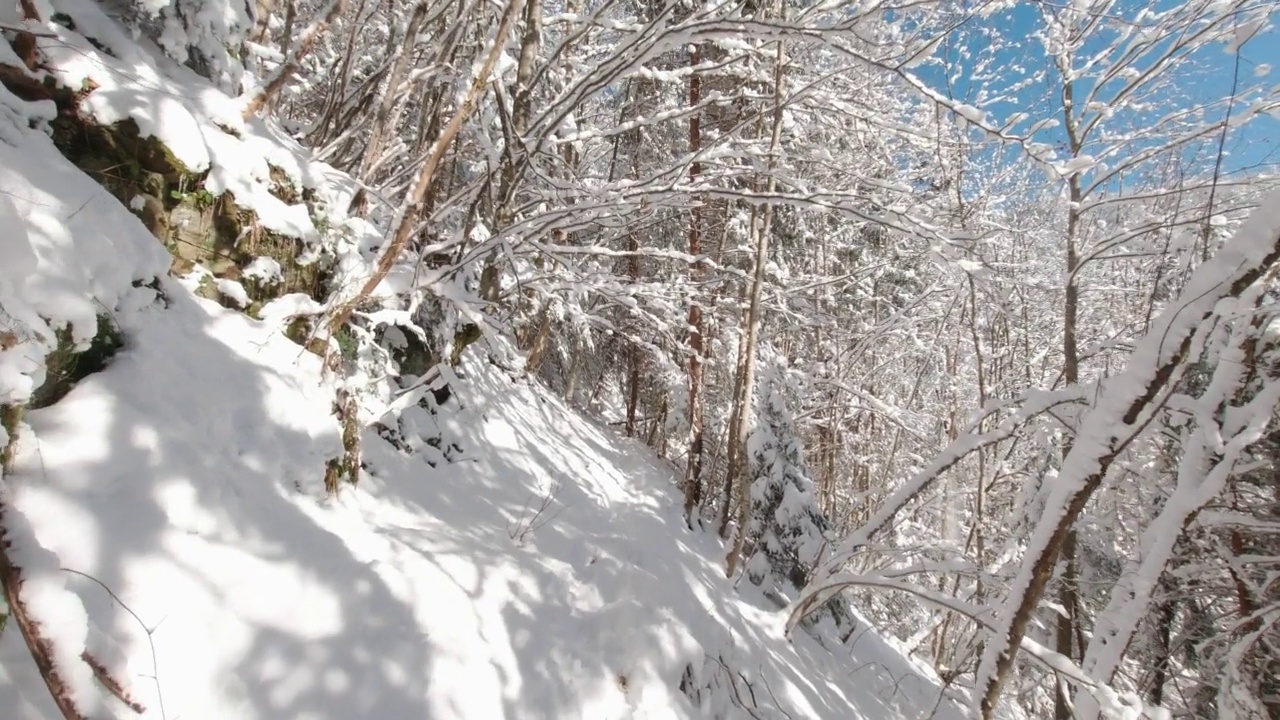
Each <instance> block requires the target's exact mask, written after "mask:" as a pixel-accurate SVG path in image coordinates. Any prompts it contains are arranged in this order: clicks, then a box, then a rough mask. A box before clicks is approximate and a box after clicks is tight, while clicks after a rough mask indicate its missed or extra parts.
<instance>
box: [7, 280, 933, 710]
mask: <svg viewBox="0 0 1280 720" xmlns="http://www.w3.org/2000/svg"><path fill="white" fill-rule="evenodd" d="M131 339H132V343H131V346H130V349H129V350H128V351H127V352H126V353H124V354H123V355H122V356H120V357H119V358H118V359H117V360H116V362H115V363H114V364H112V365H111V366H110V367H109V368H108V369H107V370H106V371H105V372H103V373H100V374H98V375H95V376H92V377H91V378H90V379H89V380H87V381H86V382H84V383H83V384H81V385H80V386H79V387H77V388H76V389H75V390H74V391H73V392H72V393H71V394H70V395H68V396H67V398H66V399H64V400H63V401H62V402H60V403H58V404H57V405H55V406H53V407H51V408H48V409H45V410H40V411H35V412H32V413H31V414H30V422H31V425H32V428H33V433H34V436H35V437H36V438H37V439H38V443H39V446H40V452H39V454H38V455H37V453H35V452H24V453H23V454H22V455H21V456H20V458H19V461H18V464H17V467H16V468H15V473H14V475H13V476H12V477H10V478H6V480H7V481H9V482H11V483H12V485H13V487H14V496H15V502H14V504H15V506H16V507H17V508H18V509H20V510H21V512H22V513H23V515H24V516H26V517H27V518H29V519H30V521H31V523H32V525H33V526H34V527H35V528H36V534H37V536H38V537H39V538H40V539H41V542H43V543H44V544H45V545H46V546H47V547H49V548H50V549H52V550H54V551H55V552H57V553H58V555H59V557H60V558H61V559H62V563H63V565H64V566H66V567H70V568H73V569H76V570H80V571H83V572H86V573H89V574H91V575H93V576H94V577H97V578H99V579H100V580H102V581H103V582H104V583H105V584H106V585H107V586H109V587H111V588H113V589H114V591H115V592H116V593H117V594H119V595H120V596H121V598H122V599H123V600H124V601H125V602H126V603H128V604H129V606H130V607H131V608H132V609H133V610H134V611H135V612H137V613H138V615H139V616H140V617H141V618H143V620H144V622H146V623H147V625H148V626H149V627H153V628H156V630H155V632H154V634H153V636H152V638H151V640H152V641H154V643H155V646H156V652H157V657H158V662H159V665H160V672H161V687H162V692H163V698H164V703H165V707H166V709H167V713H168V714H169V716H170V717H178V716H183V717H236V718H245V719H246V720H252V719H253V718H278V717H297V718H303V717H307V718H334V719H335V720H336V719H338V718H344V719H352V718H364V717H380V718H418V717H431V718H480V717H483V718H488V717H493V718H501V717H510V718H517V717H518V718H576V717H580V718H592V719H594V718H601V717H635V718H643V717H650V718H685V717H698V716H699V715H698V713H697V712H695V711H694V710H693V709H692V708H691V707H690V706H688V705H687V704H686V703H685V701H684V700H683V699H682V697H681V696H680V695H679V691H678V690H677V685H678V683H679V679H680V677H681V674H682V672H683V670H684V667H685V665H686V664H688V663H690V662H695V663H697V664H699V665H700V664H701V663H702V662H703V658H704V655H705V654H708V653H711V654H714V653H717V652H721V651H723V652H726V653H728V652H729V650H730V649H732V651H733V652H734V653H736V654H738V655H739V656H740V658H739V660H738V662H739V663H741V667H742V668H743V669H744V670H746V671H747V672H749V673H752V674H754V675H756V676H757V677H759V678H765V679H766V681H767V682H768V683H769V685H770V687H771V688H772V691H773V693H774V694H775V695H777V697H778V698H779V699H780V702H781V703H782V704H783V706H784V708H785V709H787V710H788V711H789V712H791V713H792V715H793V716H800V717H813V718H824V717H831V718H835V717H842V718H843V717H868V718H891V717H899V716H901V717H917V716H918V715H919V714H920V712H922V711H923V710H924V709H927V708H929V707H931V706H932V703H933V702H934V700H935V699H936V696H937V692H938V691H937V689H936V687H935V686H934V685H933V684H932V682H931V680H930V679H929V678H928V677H927V676H926V675H924V674H922V672H921V671H919V670H917V669H915V668H914V667H913V666H912V665H911V664H910V663H909V662H908V661H906V660H904V659H902V658H900V657H897V656H896V655H895V654H894V653H893V652H892V651H890V650H888V649H887V646H886V645H885V644H884V643H883V642H882V641H880V640H879V639H878V638H877V636H876V634H875V632H874V631H873V630H866V631H865V632H864V633H863V635H862V636H861V637H860V638H859V639H858V641H857V644H855V645H854V647H853V649H854V651H855V652H856V657H855V658H848V657H840V656H839V655H833V654H830V653H828V652H827V651H826V650H824V649H822V648H821V647H819V646H818V645H817V644H816V643H815V642H814V641H813V640H812V639H810V638H809V637H807V636H804V635H803V634H801V635H800V636H799V637H797V638H796V640H795V642H794V644H792V643H788V642H787V641H786V640H785V639H784V638H783V637H782V636H781V634H780V629H779V628H777V623H776V622H770V619H771V618H772V617H774V616H773V615H772V614H771V613H769V612H767V611H766V610H765V609H764V608H765V607H767V605H766V602H765V601H764V600H763V599H762V598H760V597H759V596H758V595H755V594H753V591H752V590H751V589H749V588H747V589H743V590H742V592H741V594H740V595H739V594H737V593H735V592H734V590H733V589H732V586H731V583H730V581H728V580H726V579H725V578H724V577H723V570H722V567H721V565H720V560H719V559H720V557H722V555H723V548H721V546H720V544H719V542H718V540H717V539H716V538H715V537H714V535H712V534H701V533H698V534H694V533H690V532H689V531H687V530H685V529H684V528H683V523H682V521H681V517H680V511H679V503H678V497H677V494H676V492H675V486H674V478H673V473H672V471H671V469H670V468H669V467H667V466H664V465H663V464H661V463H660V462H659V461H657V460H656V459H655V458H653V457H652V455H651V454H650V453H649V451H647V450H646V449H644V448H643V447H641V446H639V445H638V444H635V443H633V442H630V441H625V440H623V439H621V438H618V437H617V436H614V435H612V434H610V433H608V432H607V431H605V430H603V429H601V428H600V427H598V426H596V425H595V424H594V423H592V422H590V421H588V420H585V419H584V418H582V417H580V416H577V415H576V414H574V413H573V412H572V411H571V410H569V409H568V408H567V407H565V406H564V405H563V404H561V403H560V402H559V401H558V400H556V399H554V398H551V397H549V396H548V395H547V394H546V393H545V392H544V391H543V390H541V389H539V388H537V387H533V386H530V385H525V384H513V383H512V381H511V380H509V379H508V378H507V377H506V376H505V375H503V374H502V373H501V372H499V371H498V370H496V369H495V368H493V367H492V366H490V365H488V363H486V362H484V361H483V360H482V359H478V360H476V361H475V362H472V363H469V364H468V365H467V366H466V367H464V368H463V371H464V373H465V375H466V376H467V380H465V381H462V382H461V383H460V387H459V388H458V393H459V395H460V396H461V397H460V399H461V406H462V407H464V408H466V409H465V410H456V412H455V413H454V414H453V415H452V416H446V418H445V419H444V422H443V423H442V425H443V426H444V427H445V428H447V430H448V431H449V432H450V435H451V437H455V438H456V439H457V441H458V442H460V443H461V444H462V445H463V446H464V447H466V448H468V458H469V459H468V460H467V461H465V462H459V463H457V464H453V465H443V466H441V467H439V468H435V469H433V468H431V467H430V466H428V465H427V464H426V463H425V462H423V460H422V459H421V458H419V457H418V456H406V455H403V454H401V453H399V452H397V451H395V450H394V449H393V448H391V447H390V446H389V445H387V444H385V443H383V442H382V441H380V440H379V439H378V438H377V437H376V436H375V435H373V434H371V433H369V434H366V436H365V442H366V445H365V454H366V461H367V463H368V465H369V475H368V476H366V477H365V478H364V479H363V480H362V482H361V485H360V486H359V487H358V488H355V489H349V490H347V491H345V492H344V493H343V494H342V495H341V496H340V498H339V499H338V500H337V501H326V500H324V499H323V497H322V494H323V493H322V491H321V490H320V488H319V479H320V477H321V476H322V474H323V464H324V461H325V459H326V458H328V457H331V456H333V455H334V454H335V453H337V452H338V451H339V449H340V448H339V445H338V443H339V435H340V433H339V428H338V426H337V423H336V421H334V420H333V419H332V417H331V416H330V415H329V413H328V403H329V402H330V398H331V395H330V394H328V393H327V392H325V390H326V388H325V386H324V383H323V382H322V381H321V380H320V368H319V367H318V366H319V360H318V358H314V357H312V356H310V355H308V354H305V353H303V354H301V355H300V354H299V352H298V348H297V346H295V345H293V344H292V343H290V342H289V341H287V340H285V339H284V338H283V337H281V336H280V335H279V334H278V333H274V332H273V331H271V330H270V328H269V327H268V326H267V325H265V324H264V323H260V322H257V321H254V320H251V319H249V318H246V317H243V316H241V315H239V314H238V313H234V312H231V311H227V310H224V309H222V308H220V307H217V306H216V305H214V304H213V303H211V302H208V301H203V300H199V301H197V300H195V299H193V298H190V297H183V296H179V299H178V301H177V302H175V305H174V307H171V308H169V309H168V310H159V309H156V310H152V311H150V312H149V313H147V314H146V316H145V318H141V319H140V321H139V322H138V323H137V324H136V325H135V326H134V327H133V328H132V329H131ZM451 406H452V405H451ZM548 430H551V432H548ZM24 447H25V446H24ZM548 488H558V490H556V491H555V496H554V510H553V512H554V516H553V517H551V518H550V519H549V521H548V522H546V523H545V524H542V525H541V526H540V527H538V529H536V530H534V531H533V532H532V533H531V537H530V539H529V542H528V543H526V544H525V546H524V547H519V546H517V544H516V543H515V542H514V541H513V539H512V537H511V534H512V532H513V530H516V529H519V528H520V527H521V526H522V524H524V525H528V524H530V522H531V518H530V517H529V512H528V510H527V508H528V507H529V505H530V499H531V498H535V499H536V498H538V497H541V496H542V495H543V494H544V493H546V492H549V490H548ZM94 599H98V600H100V598H96V596H94V595H91V594H90V593H88V592H86V601H85V603H86V606H87V607H88V608H89V611H90V615H91V617H92V618H93V620H94V622H95V623H96V624H97V625H98V626H100V627H103V628H106V629H109V630H110V634H111V635H112V638H113V640H114V641H115V642H116V643H118V644H119V645H120V647H121V648H122V652H123V655H124V657H125V658H126V661H125V663H124V665H123V672H122V675H124V676H125V677H127V678H128V679H129V680H130V681H131V682H132V684H133V687H132V690H133V692H134V693H135V694H136V695H137V696H138V698H139V699H140V700H141V701H142V702H143V704H144V705H146V706H147V707H148V714H147V715H145V716H144V717H160V715H159V714H158V709H157V708H158V701H159V697H158V695H157V692H156V690H155V689H154V688H153V687H151V686H150V685H149V684H148V683H147V682H144V681H143V680H141V679H140V678H143V677H144V676H146V675H149V674H150V673H151V672H152V671H151V668H150V651H149V649H148V642H147V640H148V638H147V637H146V634H145V632H144V631H142V630H141V629H140V628H139V627H137V625H136V623H133V622H132V621H130V620H129V619H128V618H127V617H126V616H125V613H124V611H123V610H122V609H120V608H118V607H113V606H111V605H110V604H109V603H107V602H105V601H101V602H94V603H91V602H90V600H94ZM864 627H865V626H864ZM846 652H847V651H846ZM869 663H870V664H871V665H868V664H869ZM855 668H858V670H857V672H854V669H855ZM908 676H916V679H915V680H914V681H913V680H907V681H904V682H901V683H900V684H899V685H898V688H897V692H896V693H895V691H894V687H895V685H894V680H901V679H902V678H904V677H908ZM620 677H622V678H625V684H626V689H625V690H624V689H623V688H621V687H620V681H619V678H620ZM876 678H879V679H878V680H877V679H876ZM889 678H892V679H889ZM758 682H759V681H758ZM42 692H43V688H42V687H41V686H40V685H39V682H38V680H36V679H35V678H34V675H33V671H32V668H31V667H30V663H29V660H27V659H26V658H25V656H24V648H22V646H21V644H20V641H19V640H18V638H17V635H16V634H15V633H6V634H5V635H4V636H3V637H2V638H0V703H4V705H5V706H6V707H18V708H26V710H25V711H19V714H18V716H17V717H18V718H19V719H20V720H26V719H28V718H30V719H32V720H34V719H36V718H41V719H43V718H53V717H55V715H54V711H53V710H52V708H51V707H49V705H48V701H47V700H46V699H45V698H43V696H42V694H41V693H42ZM120 717H126V715H123V714H121V715H120ZM744 717H745V716H744Z"/></svg>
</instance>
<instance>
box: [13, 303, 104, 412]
mask: <svg viewBox="0 0 1280 720" xmlns="http://www.w3.org/2000/svg"><path fill="white" fill-rule="evenodd" d="M57 338H58V345H57V347H56V348H55V349H54V351H53V352H52V353H50V354H49V355H48V356H47V357H46V358H45V367H46V374H45V381H44V383H43V384H41V385H40V387H38V388H36V391H35V392H34V393H32V395H31V402H30V403H29V406H30V407H31V408H33V409H34V408H42V407H48V406H49V405H52V404H54V403H56V402H58V401H59V400H61V399H62V398H63V397H64V396H65V395H66V394H67V393H68V392H71V389H72V388H73V387H75V386H76V384H77V383H79V382H80V381H81V380H83V379H85V378H86V377H88V376H90V375H92V374H94V373H96V372H101V371H102V370H104V369H105V368H106V367H107V364H108V363H109V362H110V361H111V358H112V357H113V356H114V355H115V354H116V353H117V352H119V351H120V348H122V347H124V336H123V335H121V333H120V331H119V330H118V329H117V328H116V326H115V325H114V324H112V322H111V319H110V318H108V317H106V316H103V315H100V316H98V331H97V333H96V334H95V335H94V336H93V339H92V340H90V341H89V346H88V347H87V348H84V349H79V348H77V347H76V344H75V343H74V342H73V341H72V339H71V330H70V328H63V329H61V330H59V331H58V333H57Z"/></svg>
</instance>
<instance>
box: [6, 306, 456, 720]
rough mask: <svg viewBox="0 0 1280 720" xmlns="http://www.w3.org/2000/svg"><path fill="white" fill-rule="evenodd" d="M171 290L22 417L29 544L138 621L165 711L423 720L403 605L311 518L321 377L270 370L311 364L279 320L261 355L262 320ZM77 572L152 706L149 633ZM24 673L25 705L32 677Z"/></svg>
mask: <svg viewBox="0 0 1280 720" xmlns="http://www.w3.org/2000/svg"><path fill="white" fill-rule="evenodd" d="M173 294H174V307H172V308H170V309H167V310H156V311H154V312H150V313H148V314H147V316H146V317H145V318H144V319H143V320H142V321H141V322H139V323H138V324H137V326H136V327H126V328H125V330H126V334H127V338H128V342H127V346H126V348H125V350H123V351H122V352H121V353H120V354H119V355H118V356H117V357H116V358H115V359H114V361H113V362H112V364H111V365H110V366H109V367H108V368H107V369H106V370H105V371H103V372H102V373H100V374H97V375H93V376H91V377H89V378H87V379H86V380H85V381H83V382H82V383H81V384H80V385H79V386H78V387H76V388H75V389H74V390H72V392H71V393H70V394H69V395H68V396H67V397H66V398H64V399H63V400H62V401H61V402H59V403H58V404H55V405H54V406H52V407H50V408H47V409H43V410H38V411H33V412H31V413H29V415H28V416H27V421H28V422H29V423H30V425H31V426H32V428H33V430H34V433H33V439H34V442H33V443H28V444H27V445H26V446H27V447H30V448H31V450H30V451H29V452H26V453H25V454H24V455H23V456H22V459H21V463H20V465H19V467H18V468H17V470H18V472H17V473H15V476H14V477H13V478H12V480H13V484H14V485H15V486H16V487H18V488H19V493H20V497H22V498H24V500H23V501H22V502H20V504H19V506H20V507H22V508H23V509H24V511H26V512H28V513H29V514H32V515H33V516H34V519H35V520H36V521H37V524H38V527H39V528H40V531H41V532H40V540H41V542H42V543H43V544H45V545H46V547H48V548H50V549H53V550H55V551H57V552H58V553H59V556H60V557H61V559H62V562H63V564H64V566H65V567H68V568H71V569H73V570H78V571H82V572H85V573H87V574H89V575H91V576H93V577H94V578H96V579H97V580H100V581H101V582H102V583H103V584H104V585H105V586H106V587H108V588H111V589H112V590H113V591H114V592H116V593H118V594H119V596H120V598H121V600H123V602H125V603H128V604H129V606H130V607H131V608H132V609H133V610H134V611H135V612H137V613H138V615H139V616H140V617H141V619H142V621H143V622H145V623H146V624H147V625H148V626H149V627H150V628H151V631H152V638H151V639H152V640H153V641H154V644H155V648H156V653H157V664H158V668H157V670H158V676H159V692H160V693H163V702H164V706H165V715H166V716H167V718H168V720H177V719H178V718H182V717H185V718H196V717H214V716H217V717H236V718H240V719H243V720H253V719H254V718H262V719H263V720H266V719H267V718H271V719H272V720H275V719H279V718H333V719H335V720H338V719H341V720H354V719H356V718H426V717H432V713H431V708H430V707H429V705H428V696H429V694H430V683H431V670H432V667H431V665H432V658H431V646H430V644H429V643H428V642H427V641H426V639H425V638H424V637H422V629H421V627H420V625H419V623H418V622H417V620H416V618H415V617H414V613H413V611H412V607H411V606H410V604H409V603H408V602H406V599H405V598H402V597H397V596H395V595H394V594H393V593H392V591H391V590H390V589H389V588H388V587H387V585H386V583H385V582H384V581H383V579H382V578H381V577H380V576H379V574H378V573H377V572H376V571H375V569H374V568H373V567H372V566H371V564H370V563H369V562H367V561H366V560H364V559H362V558H360V557H357V556H356V555H355V554H353V551H352V550H351V549H350V548H349V547H348V546H347V545H346V544H344V542H343V540H342V539H341V538H340V537H338V536H337V535H335V534H334V533H332V532H329V531H328V530H326V529H324V528H323V527H322V526H320V525H319V524H317V520H316V517H317V514H319V515H323V514H324V513H326V512H329V511H328V510H327V509H326V508H325V505H326V504H325V502H324V501H323V496H324V491H323V473H324V462H325V460H326V459H328V458H329V457H332V456H334V455H335V454H336V453H337V452H339V451H340V450H341V447H340V442H339V441H338V434H337V432H338V429H337V425H336V423H335V422H333V421H331V420H329V419H328V418H327V415H328V413H327V408H326V407H325V405H324V402H325V400H324V398H323V395H324V391H322V390H321V389H319V388H307V387H301V386H299V382H300V380H299V377H306V376H305V375H303V376H300V375H294V374H291V373H288V372H285V373H281V372H279V371H277V370H275V369H273V367H285V368H287V367H288V366H289V364H290V358H291V357H292V358H293V359H294V360H295V361H305V362H311V361H314V360H315V359H314V358H312V357H311V356H309V355H303V354H302V353H301V350H300V349H299V348H298V347H297V346H296V345H292V344H291V343H289V342H288V341H287V340H284V339H283V338H282V337H280V336H279V334H278V333H276V334H275V338H274V339H273V340H271V341H269V342H267V343H266V344H264V345H262V346H261V347H259V348H258V349H257V350H255V346H254V344H253V343H252V342H249V341H258V342H261V340H262V337H261V336H262V335H264V334H265V333H264V331H263V329H262V326H261V325H258V324H257V323H255V322H254V321H251V320H249V319H248V318H245V317H243V316H241V315H239V314H236V313H227V312H222V311H220V310H217V309H206V308H200V307H197V306H196V304H195V301H194V300H192V299H191V298H190V297H189V296H188V295H186V293H184V292H181V291H179V290H177V289H176V288H174V293H173ZM255 333H256V335H257V336H255ZM236 336H241V338H240V339H239V340H238V342H237V341H233V344H234V347H233V345H229V344H227V343H226V342H224V341H223V340H222V339H219V338H220V337H222V338H227V337H232V338H235V337H236ZM245 338H248V341H246V340H245ZM237 350H239V351H237ZM241 352H244V353H245V354H241ZM255 352H260V353H261V355H260V356H259V357H252V356H251V355H252V354H253V353H255ZM246 355H250V356H246ZM313 364H314V363H313ZM308 393H310V396H309V398H308ZM300 399H301V400H300ZM307 399H309V400H310V404H307V403H306V402H305V401H306V400H307ZM291 400H293V401H297V402H300V403H301V404H298V405H297V406H293V407H291V406H289V405H288V403H289V401H291ZM317 411H318V412H319V414H320V417H321V418H325V419H324V420H321V421H316V420H315V417H314V416H315V415H316V413H317ZM299 414H303V415H306V414H310V415H311V416H312V417H310V418H309V419H305V420H302V421H296V420H291V415H292V416H293V417H294V418H297V417H298V415H299ZM60 520H65V522H60ZM73 586H74V587H75V589H76V590H77V592H78V594H79V595H81V597H82V598H83V599H84V602H85V606H86V609H87V610H88V612H89V615H90V618H91V620H92V622H93V624H94V625H96V626H97V627H98V628H100V629H101V630H102V632H103V633H104V634H105V635H106V636H107V637H108V638H110V639H111V642H114V643H118V644H119V645H120V648H119V649H120V650H122V651H123V652H124V653H125V654H126V655H127V656H128V665H127V671H122V670H119V669H117V673H118V676H119V677H121V678H123V679H124V680H125V681H126V682H127V683H128V684H129V685H130V686H131V688H132V691H133V692H134V693H135V695H136V696H137V697H138V699H140V700H141V701H142V702H143V703H144V704H145V705H146V706H147V707H148V713H147V717H156V718H159V717H161V714H160V707H161V697H160V695H159V694H158V693H157V691H156V683H155V682H154V681H153V679H152V678H150V677H149V676H150V675H151V674H152V672H153V670H152V663H151V658H150V652H151V651H150V647H149V644H148V638H147V632H146V631H144V630H143V628H141V627H139V624H138V622H137V621H136V620H135V619H133V618H132V617H131V616H130V615H129V614H128V613H127V612H126V611H124V610H123V609H122V608H121V607H119V606H118V605H117V604H116V603H114V602H113V601H112V600H111V598H110V597H109V596H108V595H107V593H106V592H103V591H102V590H101V588H99V587H97V586H96V585H95V584H93V583H90V582H87V581H79V580H78V581H76V582H75V583H74V585H73ZM7 635H10V636H12V635H14V633H8V634H7ZM6 641H7V642H12V641H13V638H6ZM111 642H107V643H105V644H106V645H110V644H111ZM98 644H99V646H100V647H101V646H102V645H103V644H104V643H103V642H99V643H98ZM93 646H94V643H93V642H91V649H95V650H96V648H94V647H93ZM104 654H106V655H107V656H110V655H112V653H111V652H110V651H109V649H105V651H104ZM7 655H8V657H11V658H12V657H14V655H13V654H12V653H8V654H7ZM26 662H28V663H29V662H30V661H29V659H27V660H26ZM28 670H29V671H30V672H26V673H25V674H23V675H21V677H25V678H26V680H25V681H24V682H25V683H27V684H28V687H26V688H24V689H23V692H22V694H23V695H25V696H26V697H27V698H28V699H29V700H30V699H32V698H34V697H35V696H36V695H39V694H42V693H43V691H44V688H43V687H42V686H40V685H39V680H38V679H35V675H34V668H28ZM32 702H34V704H35V705H37V706H38V707H40V708H42V710H43V712H42V715H43V716H44V717H49V718H52V717H56V716H57V712H56V711H55V710H54V708H53V706H52V704H51V703H50V702H49V701H48V699H47V698H43V699H38V700H32ZM210 713H213V714H212V715H211V714H210ZM121 716H124V714H122V715H121ZM130 716H132V715H130Z"/></svg>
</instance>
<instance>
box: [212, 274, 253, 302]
mask: <svg viewBox="0 0 1280 720" xmlns="http://www.w3.org/2000/svg"><path fill="white" fill-rule="evenodd" d="M217 285H218V292H220V293H222V294H223V295H225V296H226V297H227V298H228V299H230V300H231V301H232V302H234V303H235V304H236V306H237V307H242V308H244V307H249V293H248V292H246V291H245V289H244V286H243V285H241V284H240V283H238V282H236V281H235V280H228V279H226V278H218V280H217Z"/></svg>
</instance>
